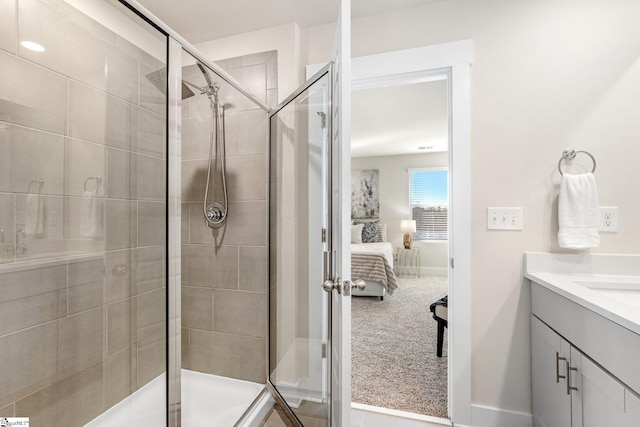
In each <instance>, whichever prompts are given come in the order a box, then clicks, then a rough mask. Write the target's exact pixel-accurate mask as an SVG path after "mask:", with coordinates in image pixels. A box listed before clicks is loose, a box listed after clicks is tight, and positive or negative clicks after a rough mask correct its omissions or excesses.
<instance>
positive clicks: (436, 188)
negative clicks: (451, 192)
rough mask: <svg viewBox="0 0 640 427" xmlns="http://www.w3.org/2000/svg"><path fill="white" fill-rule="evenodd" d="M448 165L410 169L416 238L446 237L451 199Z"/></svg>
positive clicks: (439, 238)
mask: <svg viewBox="0 0 640 427" xmlns="http://www.w3.org/2000/svg"><path fill="white" fill-rule="evenodd" d="M447 175H448V171H447V170H446V169H429V170H425V169H413V170H409V203H410V207H411V219H413V220H415V221H416V232H415V233H414V234H413V239H414V240H447V239H448V237H449V226H448V217H449V200H448V191H447V181H448V180H447Z"/></svg>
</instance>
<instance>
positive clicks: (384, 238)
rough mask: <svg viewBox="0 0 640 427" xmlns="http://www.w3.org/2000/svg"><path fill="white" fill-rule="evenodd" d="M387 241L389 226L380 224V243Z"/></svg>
mask: <svg viewBox="0 0 640 427" xmlns="http://www.w3.org/2000/svg"><path fill="white" fill-rule="evenodd" d="M386 241H387V224H378V242H386Z"/></svg>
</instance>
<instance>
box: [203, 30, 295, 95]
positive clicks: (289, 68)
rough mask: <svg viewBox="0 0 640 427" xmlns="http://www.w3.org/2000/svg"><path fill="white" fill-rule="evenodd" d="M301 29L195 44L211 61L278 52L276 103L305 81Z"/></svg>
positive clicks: (256, 32)
mask: <svg viewBox="0 0 640 427" xmlns="http://www.w3.org/2000/svg"><path fill="white" fill-rule="evenodd" d="M300 37H301V36H300V28H299V27H298V25H297V24H295V23H291V24H286V25H280V26H278V27H272V28H267V29H264V30H260V31H254V32H251V33H245V34H239V35H237V36H231V37H225V38H223V39H218V40H211V41H208V42H203V43H199V44H196V45H195V47H196V48H197V49H198V50H199V51H200V52H202V54H203V55H204V56H206V57H207V58H208V59H210V60H211V61H218V60H222V59H227V58H235V57H237V56H244V55H249V54H252V53H260V52H269V51H272V50H276V51H278V102H280V101H282V100H284V99H285V98H286V97H287V96H289V95H290V94H291V93H292V92H293V91H294V90H296V89H297V88H298V86H300V85H301V84H302V83H303V82H304V66H305V65H306V64H305V63H302V62H301V59H300Z"/></svg>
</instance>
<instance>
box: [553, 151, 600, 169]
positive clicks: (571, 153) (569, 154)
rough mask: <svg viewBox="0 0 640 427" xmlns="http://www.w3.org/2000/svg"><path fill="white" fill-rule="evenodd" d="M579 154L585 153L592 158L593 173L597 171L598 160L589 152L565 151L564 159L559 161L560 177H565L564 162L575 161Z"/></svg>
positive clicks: (563, 153) (561, 158)
mask: <svg viewBox="0 0 640 427" xmlns="http://www.w3.org/2000/svg"><path fill="white" fill-rule="evenodd" d="M579 153H583V154H586V155H587V156H589V157H591V160H592V161H593V169H591V173H594V172H595V171H596V159H595V157H593V156H592V155H591V153H589V152H588V151H580V150H579V151H576V150H564V151H563V152H562V157H560V160H559V161H558V171H559V172H560V175H564V172H562V161H563V160H566V161H568V162H569V161H571V160H573V159H575V158H576V156H577V155H578V154H579Z"/></svg>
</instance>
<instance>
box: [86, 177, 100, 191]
mask: <svg viewBox="0 0 640 427" xmlns="http://www.w3.org/2000/svg"><path fill="white" fill-rule="evenodd" d="M91 180H93V181H95V182H96V189H95V190H93V192H94V193H97V192H98V189H99V188H100V184H102V177H101V176H90V177H88V178H87V179H85V180H84V191H89V190H87V184H88V183H89V181H91Z"/></svg>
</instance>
